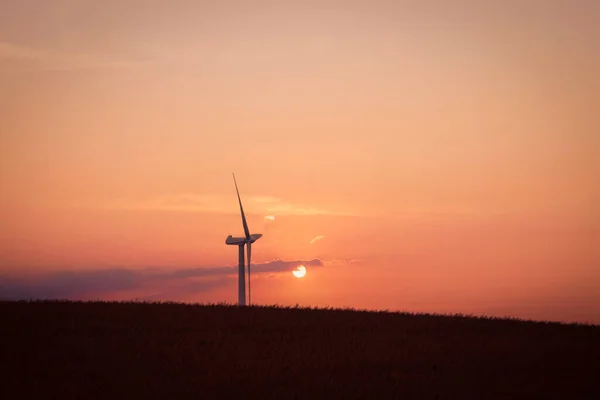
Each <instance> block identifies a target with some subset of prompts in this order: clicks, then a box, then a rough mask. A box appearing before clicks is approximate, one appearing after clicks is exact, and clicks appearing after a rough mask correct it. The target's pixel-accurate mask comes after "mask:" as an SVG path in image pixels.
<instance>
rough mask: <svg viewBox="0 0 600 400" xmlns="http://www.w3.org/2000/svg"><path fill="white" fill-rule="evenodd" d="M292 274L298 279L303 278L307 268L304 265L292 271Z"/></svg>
mask: <svg viewBox="0 0 600 400" xmlns="http://www.w3.org/2000/svg"><path fill="white" fill-rule="evenodd" d="M292 274H293V275H294V276H295V277H296V278H303V277H304V275H306V267H305V266H304V265H299V266H297V267H296V268H294V270H293V271H292Z"/></svg>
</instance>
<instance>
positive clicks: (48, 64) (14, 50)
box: [0, 42, 142, 71]
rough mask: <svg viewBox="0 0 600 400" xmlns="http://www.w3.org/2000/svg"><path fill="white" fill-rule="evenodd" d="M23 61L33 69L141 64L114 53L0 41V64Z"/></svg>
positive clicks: (71, 68) (89, 67)
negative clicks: (62, 51) (58, 50)
mask: <svg viewBox="0 0 600 400" xmlns="http://www.w3.org/2000/svg"><path fill="white" fill-rule="evenodd" d="M11 62H17V63H19V64H18V65H19V68H20V69H22V68H21V67H22V65H23V63H26V65H27V66H28V67H30V68H31V69H35V70H46V71H69V70H77V69H94V68H119V67H129V66H133V65H138V64H141V63H142V62H141V61H132V60H122V59H120V58H118V57H116V56H114V55H108V54H96V53H82V52H80V53H61V52H53V51H49V50H46V49H40V48H34V47H28V46H23V45H17V44H14V43H7V42H0V65H1V64H2V63H4V64H6V63H11Z"/></svg>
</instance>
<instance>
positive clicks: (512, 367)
mask: <svg viewBox="0 0 600 400" xmlns="http://www.w3.org/2000/svg"><path fill="white" fill-rule="evenodd" d="M0 317H1V320H0V377H1V378H2V379H1V381H0V382H1V383H0V398H3V399H21V398H31V399H49V398H60V399H64V398H78V399H88V398H103V399H121V398H161V399H171V398H202V399H212V398H235V397H234V396H236V397H237V398H240V399H245V398H257V399H266V398H276V399H293V398H305V399H322V398H327V399H333V398H339V399H353V398H364V399H387V398H419V399H433V398H440V399H444V398H456V399H467V398H473V399H490V398H502V399H508V398H511V399H513V398H523V399H525V398H527V399H531V398H545V399H546V398H556V399H578V398H586V399H587V398H589V399H592V398H600V326H590V325H567V324H557V323H542V322H530V321H517V320H506V319H504V320H501V319H484V318H470V317H462V316H433V315H410V314H401V313H386V312H363V311H353V310H330V309H319V310H317V309H304V308H279V307H246V308H239V307H235V306H226V305H211V306H201V305H185V304H173V303H107V302H89V303H84V302H62V301H60V302H59V301H48V302H0Z"/></svg>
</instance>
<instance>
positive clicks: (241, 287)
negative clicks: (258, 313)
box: [225, 174, 262, 306]
mask: <svg viewBox="0 0 600 400" xmlns="http://www.w3.org/2000/svg"><path fill="white" fill-rule="evenodd" d="M232 175H233V183H234V184H235V191H236V192H237V197H238V202H239V203H240V212H241V213H242V225H243V226H244V235H245V236H244V237H232V236H231V235H229V236H227V239H226V240H225V244H227V245H231V246H234V245H235V246H238V304H239V305H240V306H245V305H246V276H245V271H244V246H245V245H246V244H247V245H248V248H247V251H248V304H251V300H252V297H251V291H250V265H251V255H252V243H254V242H256V241H257V240H258V239H260V238H261V237H262V234H260V233H253V234H252V235H251V234H250V230H249V229H248V223H247V222H246V216H245V215H244V207H242V199H241V198H240V191H239V190H238V186H237V182H236V180H235V174H232Z"/></svg>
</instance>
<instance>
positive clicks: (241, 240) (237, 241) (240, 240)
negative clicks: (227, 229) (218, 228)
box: [225, 233, 262, 246]
mask: <svg viewBox="0 0 600 400" xmlns="http://www.w3.org/2000/svg"><path fill="white" fill-rule="evenodd" d="M261 237H262V233H253V234H252V235H250V239H246V238H245V237H233V236H231V235H229V236H227V239H225V244H228V245H237V246H243V245H245V244H246V243H254V242H256V241H257V240H258V239H260V238H261Z"/></svg>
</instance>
